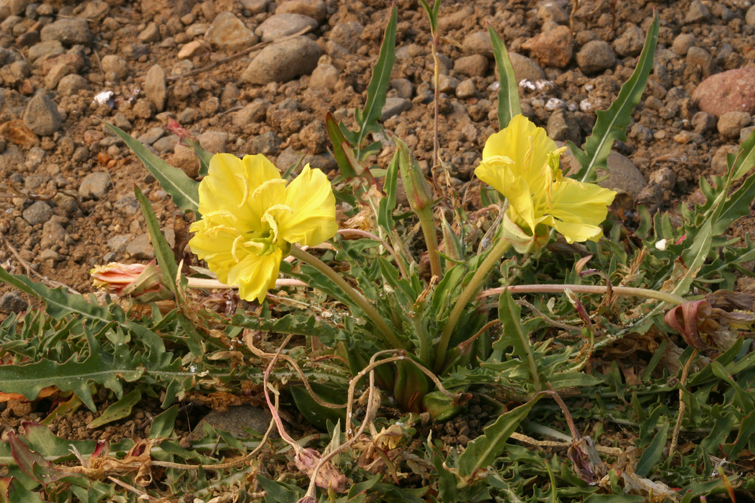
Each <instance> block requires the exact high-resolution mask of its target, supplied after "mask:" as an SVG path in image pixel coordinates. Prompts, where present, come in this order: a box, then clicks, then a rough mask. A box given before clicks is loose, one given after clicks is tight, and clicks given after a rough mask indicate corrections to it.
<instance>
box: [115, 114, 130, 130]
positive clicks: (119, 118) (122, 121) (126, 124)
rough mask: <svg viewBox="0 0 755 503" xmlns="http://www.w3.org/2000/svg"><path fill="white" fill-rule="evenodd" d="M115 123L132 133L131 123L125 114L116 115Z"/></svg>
mask: <svg viewBox="0 0 755 503" xmlns="http://www.w3.org/2000/svg"><path fill="white" fill-rule="evenodd" d="M113 122H114V123H115V126H116V127H118V128H120V129H122V130H124V131H131V122H130V121H129V120H128V119H127V118H126V116H125V115H124V114H123V112H118V113H117V114H115V117H113Z"/></svg>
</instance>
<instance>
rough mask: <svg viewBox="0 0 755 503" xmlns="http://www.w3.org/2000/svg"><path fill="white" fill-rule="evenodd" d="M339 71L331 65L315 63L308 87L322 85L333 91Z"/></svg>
mask: <svg viewBox="0 0 755 503" xmlns="http://www.w3.org/2000/svg"><path fill="white" fill-rule="evenodd" d="M340 73H341V72H339V71H338V68H336V67H335V66H333V65H327V64H326V65H317V68H315V69H314V70H313V71H312V77H311V78H310V79H309V87H323V88H325V89H330V90H331V91H333V90H335V88H336V84H337V83H338V76H339V75H340Z"/></svg>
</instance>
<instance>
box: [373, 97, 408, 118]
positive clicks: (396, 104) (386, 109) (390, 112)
mask: <svg viewBox="0 0 755 503" xmlns="http://www.w3.org/2000/svg"><path fill="white" fill-rule="evenodd" d="M411 107H412V102H411V101H409V100H407V99H404V98H386V99H385V106H383V110H382V112H381V119H382V120H383V121H386V120H388V119H389V118H391V117H393V116H395V115H399V114H400V113H402V112H406V111H407V110H409V109H410V108H411Z"/></svg>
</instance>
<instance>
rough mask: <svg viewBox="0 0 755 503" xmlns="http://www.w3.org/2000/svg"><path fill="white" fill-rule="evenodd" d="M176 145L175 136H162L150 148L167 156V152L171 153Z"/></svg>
mask: <svg viewBox="0 0 755 503" xmlns="http://www.w3.org/2000/svg"><path fill="white" fill-rule="evenodd" d="M176 143H178V137H177V136H175V135H170V136H163V137H162V138H160V139H159V140H157V141H156V142H155V143H153V144H152V148H154V149H155V150H157V151H158V152H159V153H160V154H167V153H168V152H171V151H173V150H174V149H175V147H176Z"/></svg>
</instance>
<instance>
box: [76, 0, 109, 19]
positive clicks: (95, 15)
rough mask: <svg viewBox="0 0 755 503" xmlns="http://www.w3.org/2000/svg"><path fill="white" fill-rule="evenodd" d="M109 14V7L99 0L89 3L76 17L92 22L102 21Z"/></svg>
mask: <svg viewBox="0 0 755 503" xmlns="http://www.w3.org/2000/svg"><path fill="white" fill-rule="evenodd" d="M108 12H110V6H109V5H108V4H107V3H105V2H103V1H100V0H95V1H94V2H89V3H87V4H86V7H85V8H84V10H83V11H82V12H81V13H79V15H78V17H80V18H82V19H91V20H92V21H102V20H103V19H105V17H106V16H107V15H108Z"/></svg>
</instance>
